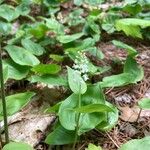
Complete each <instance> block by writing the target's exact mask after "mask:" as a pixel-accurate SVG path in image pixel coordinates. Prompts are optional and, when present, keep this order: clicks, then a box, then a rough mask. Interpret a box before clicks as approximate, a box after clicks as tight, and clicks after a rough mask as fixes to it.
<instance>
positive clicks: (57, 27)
mask: <svg viewBox="0 0 150 150" xmlns="http://www.w3.org/2000/svg"><path fill="white" fill-rule="evenodd" d="M45 20H46V26H47V27H48V28H49V29H50V30H51V31H53V32H55V33H56V34H58V35H63V34H65V32H64V30H65V28H64V26H63V25H62V24H61V23H59V22H58V21H57V20H56V19H54V18H50V19H45Z"/></svg>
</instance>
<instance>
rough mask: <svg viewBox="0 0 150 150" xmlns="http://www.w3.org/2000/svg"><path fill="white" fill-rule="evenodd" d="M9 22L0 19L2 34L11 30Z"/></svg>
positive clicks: (0, 31)
mask: <svg viewBox="0 0 150 150" xmlns="http://www.w3.org/2000/svg"><path fill="white" fill-rule="evenodd" d="M11 27H12V26H11V24H10V23H6V22H2V21H0V33H1V34H3V35H7V34H10V32H11Z"/></svg>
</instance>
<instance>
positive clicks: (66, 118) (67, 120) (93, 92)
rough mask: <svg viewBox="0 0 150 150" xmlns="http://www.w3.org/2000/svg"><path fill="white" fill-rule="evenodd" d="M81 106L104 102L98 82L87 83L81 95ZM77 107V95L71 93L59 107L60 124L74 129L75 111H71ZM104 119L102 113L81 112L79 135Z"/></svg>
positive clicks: (68, 128) (75, 123)
mask: <svg viewBox="0 0 150 150" xmlns="http://www.w3.org/2000/svg"><path fill="white" fill-rule="evenodd" d="M81 102H82V104H81V106H86V105H90V104H104V96H103V93H102V91H101V89H100V87H99V85H98V84H96V85H89V86H88V89H87V91H86V93H85V94H83V95H82V97H81ZM75 108H78V95H76V94H72V95H71V96H69V97H68V98H67V99H66V100H64V101H63V102H62V104H61V105H60V108H59V112H58V115H59V120H60V123H61V125H62V126H63V127H64V128H65V129H67V130H75V128H76V125H77V122H76V117H77V115H78V113H77V112H75V111H73V110H74V109H75ZM104 119H105V114H104V113H99V112H95V113H86V114H81V115H80V119H79V132H78V135H81V134H82V133H84V132H87V131H89V130H91V129H93V128H95V127H96V126H97V125H98V124H99V123H100V122H102V121H103V120H104Z"/></svg>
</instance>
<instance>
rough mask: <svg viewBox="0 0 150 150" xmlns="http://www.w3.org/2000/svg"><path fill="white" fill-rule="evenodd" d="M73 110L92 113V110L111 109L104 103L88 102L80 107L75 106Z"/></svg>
mask: <svg viewBox="0 0 150 150" xmlns="http://www.w3.org/2000/svg"><path fill="white" fill-rule="evenodd" d="M74 111H76V112H79V113H93V112H112V111H113V109H112V108H110V107H108V106H107V105H105V104H90V105H86V106H82V107H80V108H75V109H74Z"/></svg>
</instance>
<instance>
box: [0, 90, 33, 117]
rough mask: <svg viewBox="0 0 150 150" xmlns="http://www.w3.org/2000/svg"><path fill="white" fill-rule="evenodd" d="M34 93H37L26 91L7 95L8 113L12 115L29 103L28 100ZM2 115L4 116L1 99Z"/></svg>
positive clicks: (0, 108) (0, 114) (0, 110)
mask: <svg viewBox="0 0 150 150" xmlns="http://www.w3.org/2000/svg"><path fill="white" fill-rule="evenodd" d="M34 95H35V93H34V92H25V93H18V94H14V95H10V96H7V97H6V108H7V114H8V115H9V116H11V115H13V114H14V113H16V112H17V111H19V110H20V109H21V108H23V107H24V106H25V105H27V104H28V102H29V101H30V99H31V98H32V97H33V96H34ZM0 116H3V108H2V101H0Z"/></svg>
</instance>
